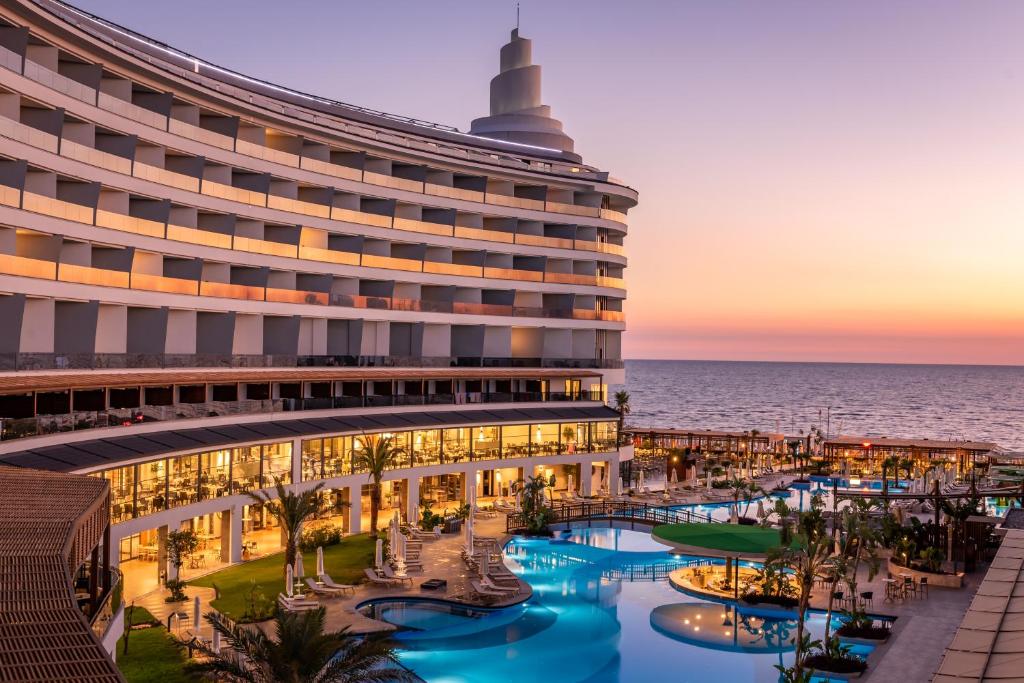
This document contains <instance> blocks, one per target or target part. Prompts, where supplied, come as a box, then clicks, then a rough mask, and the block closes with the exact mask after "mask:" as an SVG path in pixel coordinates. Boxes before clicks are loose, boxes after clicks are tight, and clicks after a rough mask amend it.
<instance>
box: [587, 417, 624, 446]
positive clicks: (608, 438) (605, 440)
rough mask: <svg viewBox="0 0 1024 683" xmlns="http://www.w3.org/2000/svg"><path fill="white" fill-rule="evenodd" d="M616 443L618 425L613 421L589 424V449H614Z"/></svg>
mask: <svg viewBox="0 0 1024 683" xmlns="http://www.w3.org/2000/svg"><path fill="white" fill-rule="evenodd" d="M617 445H618V425H617V424H616V423H614V422H592V423H591V424H590V450H592V451H593V452H595V453H603V452H606V451H614V450H615V448H616V447H617Z"/></svg>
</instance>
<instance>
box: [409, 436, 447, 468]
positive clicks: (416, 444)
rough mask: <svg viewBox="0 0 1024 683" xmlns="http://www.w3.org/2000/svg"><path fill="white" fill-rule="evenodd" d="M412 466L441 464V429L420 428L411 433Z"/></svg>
mask: <svg viewBox="0 0 1024 683" xmlns="http://www.w3.org/2000/svg"><path fill="white" fill-rule="evenodd" d="M412 453H413V460H412V464H413V467H418V466H421V465H439V464H441V430H440V429H421V430H417V431H415V432H413V434H412Z"/></svg>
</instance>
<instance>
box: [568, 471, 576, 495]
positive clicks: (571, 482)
mask: <svg viewBox="0 0 1024 683" xmlns="http://www.w3.org/2000/svg"><path fill="white" fill-rule="evenodd" d="M566 488H568V489H569V493H575V492H576V477H574V476H573V475H571V474H570V475H569V484H568V485H567V486H566Z"/></svg>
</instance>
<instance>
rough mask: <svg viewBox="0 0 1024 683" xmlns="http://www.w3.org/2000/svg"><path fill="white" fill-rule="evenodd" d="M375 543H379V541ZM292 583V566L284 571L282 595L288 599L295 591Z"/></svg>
mask: <svg viewBox="0 0 1024 683" xmlns="http://www.w3.org/2000/svg"><path fill="white" fill-rule="evenodd" d="M377 542H378V543H380V541H377ZM294 583H295V574H294V573H292V566H291V565H288V566H287V567H286V568H285V570H284V594H285V595H287V596H288V597H289V598H290V597H292V594H293V593H294V591H295V586H294V585H293V584H294Z"/></svg>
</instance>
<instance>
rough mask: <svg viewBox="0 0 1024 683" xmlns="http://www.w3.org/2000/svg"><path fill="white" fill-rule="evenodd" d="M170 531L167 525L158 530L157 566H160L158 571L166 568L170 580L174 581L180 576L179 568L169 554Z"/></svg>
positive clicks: (165, 571)
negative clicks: (176, 567)
mask: <svg viewBox="0 0 1024 683" xmlns="http://www.w3.org/2000/svg"><path fill="white" fill-rule="evenodd" d="M169 531H170V529H169V528H168V527H166V526H162V527H160V528H158V529H157V530H156V548H157V549H156V566H157V567H158V569H157V571H159V570H160V569H163V570H164V573H165V575H166V576H167V580H168V581H173V580H174V579H176V578H178V570H177V569H175V567H174V565H173V564H171V561H170V557H168V555H167V533H168V532H169Z"/></svg>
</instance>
